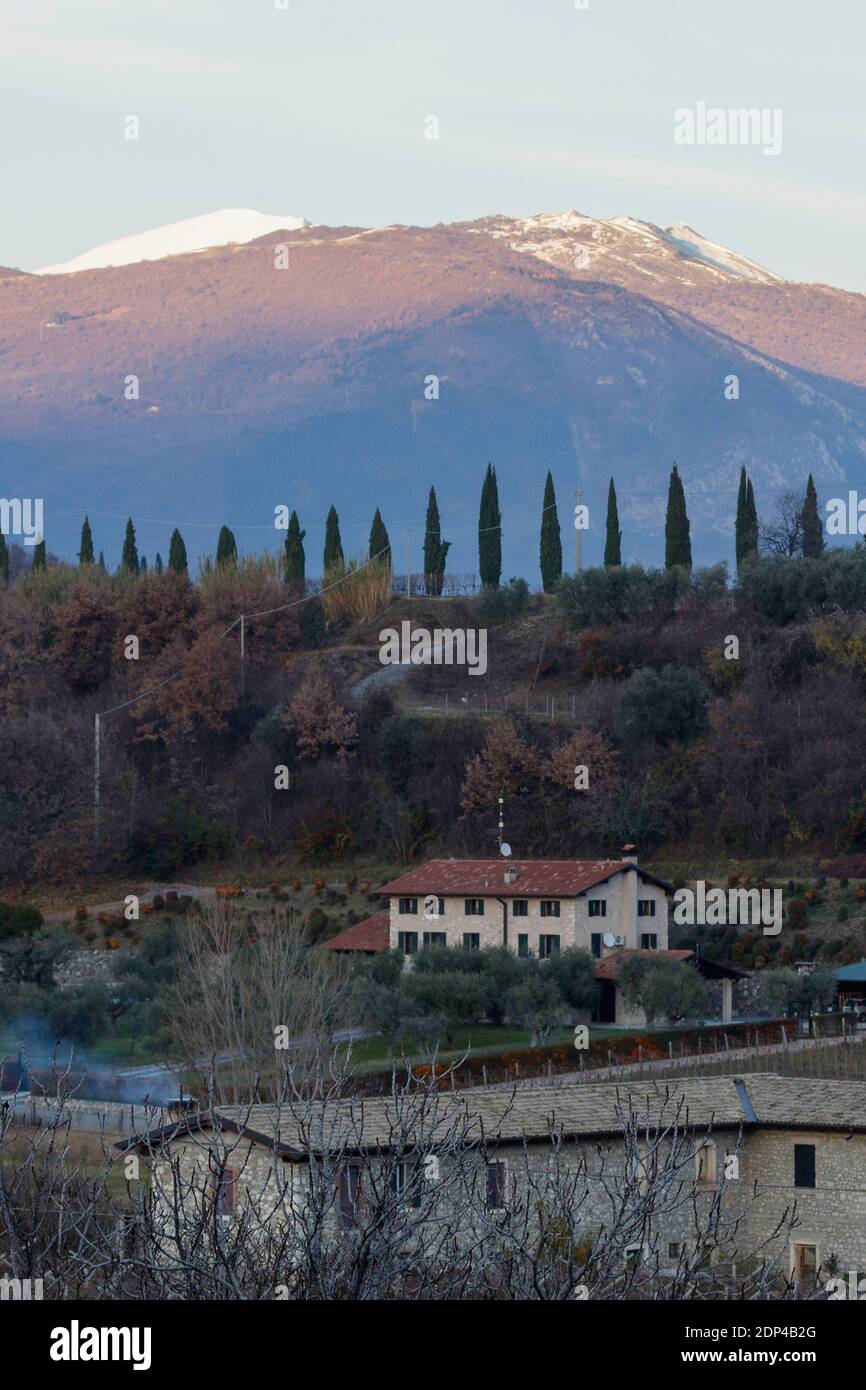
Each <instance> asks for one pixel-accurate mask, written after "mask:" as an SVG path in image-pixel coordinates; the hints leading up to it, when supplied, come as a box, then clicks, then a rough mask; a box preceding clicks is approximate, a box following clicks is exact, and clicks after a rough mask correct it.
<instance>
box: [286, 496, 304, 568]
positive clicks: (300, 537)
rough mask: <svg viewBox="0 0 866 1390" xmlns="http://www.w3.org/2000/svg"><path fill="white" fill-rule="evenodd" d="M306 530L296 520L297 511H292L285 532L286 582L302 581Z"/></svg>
mask: <svg viewBox="0 0 866 1390" xmlns="http://www.w3.org/2000/svg"><path fill="white" fill-rule="evenodd" d="M306 534H307V533H306V531H302V530H301V523H300V522H299V521H298V513H297V512H292V515H291V516H290V517H289V529H288V531H287V532H286V540H285V548H286V554H285V560H284V562H283V565H284V569H285V578H286V583H287V584H295V583H301V584H302V583H303V581H304V571H305V569H306V563H307V560H306V556H305V555H304V536H305V535H306Z"/></svg>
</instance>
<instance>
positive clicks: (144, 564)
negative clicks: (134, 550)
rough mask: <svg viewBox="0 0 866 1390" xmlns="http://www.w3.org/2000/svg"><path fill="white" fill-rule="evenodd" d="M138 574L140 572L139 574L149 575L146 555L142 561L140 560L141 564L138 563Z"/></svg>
mask: <svg viewBox="0 0 866 1390" xmlns="http://www.w3.org/2000/svg"><path fill="white" fill-rule="evenodd" d="M138 572H139V574H147V556H146V555H142V557H141V559H140V560H139V562H138Z"/></svg>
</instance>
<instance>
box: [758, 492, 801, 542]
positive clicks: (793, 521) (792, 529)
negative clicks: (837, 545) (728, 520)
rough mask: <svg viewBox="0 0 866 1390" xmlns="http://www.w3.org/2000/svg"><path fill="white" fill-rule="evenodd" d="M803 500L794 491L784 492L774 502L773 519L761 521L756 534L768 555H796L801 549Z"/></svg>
mask: <svg viewBox="0 0 866 1390" xmlns="http://www.w3.org/2000/svg"><path fill="white" fill-rule="evenodd" d="M803 501H804V499H803V498H802V497H799V496H798V495H797V493H796V492H793V491H790V490H789V491H787V492H784V493H783V494H782V496H781V497H780V498H779V500H778V502H777V503H776V519H775V521H773V522H762V523H761V525H760V528H759V532H758V534H759V537H760V542H761V547H762V549H763V550H764V551H766V553H767V554H768V555H797V554H799V553H800V552H801V551H802V549H803Z"/></svg>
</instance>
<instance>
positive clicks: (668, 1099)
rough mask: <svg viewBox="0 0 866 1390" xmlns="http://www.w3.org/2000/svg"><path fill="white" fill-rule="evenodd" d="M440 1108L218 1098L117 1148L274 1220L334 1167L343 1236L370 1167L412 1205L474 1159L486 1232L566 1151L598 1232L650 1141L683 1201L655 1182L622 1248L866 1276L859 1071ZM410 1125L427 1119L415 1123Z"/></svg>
mask: <svg viewBox="0 0 866 1390" xmlns="http://www.w3.org/2000/svg"><path fill="white" fill-rule="evenodd" d="M436 1106H437V1109H436V1114H435V1115H434V1116H433V1118H432V1120H430V1119H429V1117H428V1120H423V1119H419V1120H417V1121H415V1120H412V1121H411V1122H410V1123H408V1124H403V1123H402V1122H401V1112H400V1106H399V1104H398V1102H396V1101H395V1100H393V1099H392V1098H390V1097H389V1098H368V1097H365V1098H364V1099H363V1102H362V1103H361V1102H354V1103H353V1102H350V1101H347V1100H343V1101H330V1102H319V1103H317V1104H316V1105H314V1106H313V1107H312V1109H307V1110H306V1111H304V1113H303V1114H300V1115H299V1114H298V1113H296V1112H295V1110H294V1109H293V1108H292V1107H289V1106H283V1107H277V1106H267V1105H254V1106H251V1107H247V1108H245V1109H244V1110H243V1111H232V1110H229V1109H220V1110H219V1112H218V1114H217V1115H214V1114H211V1113H209V1112H202V1113H199V1114H196V1115H191V1116H187V1117H184V1118H183V1119H182V1120H180V1121H177V1122H175V1123H174V1124H172V1125H167V1126H163V1127H162V1128H160V1129H158V1130H154V1131H151V1132H150V1133H149V1134H146V1135H141V1136H139V1137H136V1138H133V1139H130V1140H127V1141H123V1142H122V1143H120V1144H118V1145H117V1147H118V1148H120V1149H130V1148H138V1149H140V1150H141V1151H142V1152H147V1153H149V1154H151V1155H154V1154H155V1155H156V1160H157V1164H158V1162H159V1158H160V1154H161V1153H162V1154H166V1153H172V1154H173V1155H175V1156H176V1157H177V1158H178V1160H179V1167H180V1170H181V1172H182V1173H183V1174H184V1176H185V1179H186V1180H187V1181H189V1183H190V1190H200V1191H201V1192H203V1193H205V1194H206V1195H207V1194H208V1193H209V1194H210V1200H212V1201H213V1202H215V1203H216V1204H217V1205H218V1210H219V1213H220V1214H221V1215H223V1216H225V1217H226V1219H229V1220H230V1219H231V1218H232V1217H233V1215H234V1214H235V1213H236V1212H237V1211H238V1210H239V1209H240V1206H241V1205H242V1204H243V1202H244V1201H245V1200H247V1199H249V1200H251V1201H252V1202H254V1203H259V1204H261V1208H262V1209H263V1210H266V1211H268V1212H270V1213H272V1217H271V1219H273V1220H287V1221H291V1220H292V1219H293V1213H296V1212H297V1211H298V1210H299V1209H300V1208H302V1207H303V1206H304V1204H305V1203H308V1202H309V1200H310V1192H311V1185H312V1184H313V1183H318V1184H319V1185H321V1183H322V1182H324V1183H325V1184H326V1186H327V1185H330V1188H331V1189H332V1191H331V1198H332V1200H331V1202H330V1207H329V1212H330V1215H329V1228H330V1230H331V1232H332V1234H335V1235H336V1234H337V1233H339V1232H340V1231H351V1230H352V1229H353V1228H354V1227H355V1226H356V1225H357V1224H358V1223H359V1220H360V1217H359V1212H360V1211H361V1208H362V1202H363V1188H364V1185H365V1184H370V1183H371V1182H372V1184H373V1186H374V1187H375V1186H377V1183H376V1174H377V1173H380V1174H384V1177H383V1181H382V1182H380V1183H379V1184H378V1189H386V1190H387V1191H388V1192H389V1193H391V1194H393V1199H394V1201H400V1202H403V1201H405V1203H406V1204H407V1208H408V1207H414V1208H416V1209H418V1210H419V1211H420V1210H421V1209H422V1203H421V1202H420V1201H419V1200H417V1197H413V1192H414V1193H417V1192H418V1190H419V1185H420V1187H423V1188H424V1189H425V1190H429V1188H430V1187H431V1186H432V1187H434V1188H435V1186H436V1185H437V1184H439V1183H441V1184H443V1185H447V1183H448V1180H449V1172H450V1171H451V1169H452V1167H453V1166H454V1165H456V1164H460V1165H461V1176H460V1183H459V1184H458V1186H459V1190H460V1191H461V1192H465V1191H466V1190H467V1189H466V1182H467V1178H466V1174H467V1172H468V1173H469V1176H470V1179H471V1180H472V1181H474V1182H475V1184H476V1186H475V1193H476V1200H475V1201H474V1203H472V1204H470V1205H471V1207H472V1210H471V1213H470V1214H469V1216H468V1217H467V1221H469V1222H470V1224H472V1225H473V1234H477V1225H478V1222H479V1221H480V1222H483V1221H484V1220H485V1219H488V1220H495V1219H496V1218H501V1217H502V1216H503V1214H504V1213H507V1212H508V1210H509V1208H510V1207H511V1206H512V1205H513V1204H517V1203H520V1202H521V1200H524V1201H525V1199H526V1196H527V1193H531V1195H532V1202H531V1203H530V1204H528V1206H529V1205H531V1207H532V1209H533V1210H536V1209H540V1208H541V1207H542V1206H543V1201H541V1202H539V1200H538V1198H539V1196H540V1197H541V1198H542V1199H543V1196H544V1192H545V1183H548V1182H550V1180H551V1176H550V1175H551V1172H552V1156H553V1155H556V1163H557V1165H558V1166H559V1167H560V1168H561V1169H563V1170H564V1171H565V1172H566V1174H567V1173H568V1170H569V1169H572V1170H575V1169H579V1170H580V1171H581V1173H582V1174H583V1179H584V1183H583V1187H577V1188H575V1189H574V1191H575V1192H576V1193H579V1202H578V1205H577V1208H576V1212H575V1217H576V1219H575V1230H576V1233H577V1234H578V1236H579V1238H581V1239H584V1240H586V1241H590V1242H591V1241H592V1240H593V1238H594V1236H595V1235H597V1233H598V1232H599V1231H600V1230H603V1229H605V1227H606V1224H607V1223H609V1222H610V1220H611V1210H612V1202H611V1188H612V1184H613V1185H614V1186H616V1184H617V1183H619V1184H620V1190H622V1184H623V1183H624V1184H625V1185H626V1186H627V1187H629V1189H630V1191H631V1192H632V1194H634V1193H640V1192H641V1191H642V1190H643V1188H642V1186H641V1184H645V1183H646V1182H648V1181H652V1182H655V1181H656V1177H655V1173H654V1171H653V1172H650V1169H649V1167H647V1169H646V1171H645V1172H643V1173H642V1172H641V1165H642V1164H643V1163H644V1162H646V1163H647V1164H649V1158H648V1157H647V1156H648V1155H649V1154H651V1153H654V1154H655V1158H654V1159H653V1162H655V1163H658V1162H661V1163H664V1162H665V1153H666V1152H667V1151H672V1150H673V1148H674V1147H675V1146H678V1152H679V1163H680V1167H679V1169H678V1173H679V1175H680V1176H679V1177H677V1178H675V1181H674V1183H673V1186H674V1187H676V1186H677V1185H678V1183H680V1180H681V1179H684V1182H683V1183H682V1185H683V1186H684V1196H683V1199H682V1200H679V1201H676V1202H666V1201H665V1200H662V1198H663V1196H664V1194H663V1193H662V1192H661V1188H659V1193H660V1194H661V1196H660V1197H659V1198H658V1199H657V1200H655V1201H654V1202H653V1204H652V1207H653V1214H652V1216H651V1217H650V1218H648V1220H647V1222H646V1223H645V1234H644V1238H643V1240H642V1241H640V1242H637V1243H633V1244H632V1245H630V1246H628V1247H624V1248H623V1250H622V1259H623V1261H624V1262H626V1261H632V1262H637V1263H640V1262H641V1261H647V1260H651V1261H652V1262H653V1263H655V1261H658V1263H659V1264H660V1265H661V1267H662V1268H663V1269H664V1267H665V1266H666V1265H668V1266H669V1267H670V1268H674V1267H675V1266H676V1264H677V1261H678V1260H679V1259H680V1257H681V1255H682V1253H683V1251H684V1249H685V1250H686V1251H687V1252H696V1251H698V1250H701V1251H703V1250H706V1251H707V1257H708V1259H709V1260H710V1262H712V1263H714V1262H717V1261H721V1262H724V1263H725V1264H726V1265H731V1266H733V1267H735V1268H736V1267H737V1266H739V1267H740V1269H741V1270H742V1268H743V1267H744V1266H747V1265H748V1264H749V1263H753V1262H754V1260H755V1259H756V1258H757V1257H758V1255H760V1258H761V1259H763V1260H770V1259H774V1260H775V1261H776V1268H777V1269H778V1271H779V1273H780V1274H782V1275H784V1276H786V1277H787V1276H792V1275H793V1276H795V1277H798V1278H800V1279H801V1280H803V1281H805V1282H806V1283H809V1282H810V1281H812V1280H814V1279H815V1278H821V1279H824V1278H827V1277H829V1276H830V1275H836V1274H841V1275H843V1276H844V1277H847V1276H848V1275H849V1273H850V1272H854V1273H856V1274H857V1278H858V1280H859V1279H860V1278H862V1277H864V1274H863V1272H864V1271H866V1083H863V1082H852V1081H826V1080H823V1079H822V1080H817V1079H810V1078H801V1077H788V1076H776V1075H771V1074H761V1075H750V1076H747V1077H742V1078H740V1077H734V1076H712V1077H702V1078H689V1079H683V1080H679V1079H677V1080H670V1081H663V1082H657V1083H650V1082H645V1081H634V1082H632V1081H628V1080H624V1081H621V1082H620V1083H618V1085H616V1086H614V1085H606V1084H602V1085H599V1084H594V1083H593V1084H586V1083H584V1084H577V1085H575V1084H572V1085H567V1086H562V1087H555V1088H552V1087H542V1086H539V1087H527V1088H520V1089H518V1090H517V1091H516V1092H514V1093H513V1095H509V1096H503V1094H502V1092H497V1091H493V1090H486V1089H483V1088H478V1089H472V1090H466V1091H458V1092H456V1093H445V1094H442V1095H441V1096H440V1097H439V1098H438V1099H437V1102H436ZM452 1121H453V1125H452ZM416 1124H417V1125H418V1126H419V1127H420V1129H421V1130H423V1133H420V1132H416V1133H413V1127H414V1126H415V1125H416ZM629 1135H630V1139H629ZM215 1137H216V1138H218V1140H219V1142H220V1144H225V1143H226V1140H228V1141H230V1142H229V1148H228V1159H227V1163H226V1166H225V1167H224V1168H223V1169H222V1170H221V1173H220V1177H219V1180H218V1182H217V1183H216V1184H215V1183H214V1179H213V1176H212V1174H211V1173H210V1172H209V1171H208V1169H209V1153H210V1148H211V1145H212V1143H213V1141H214V1139H215ZM683 1145H685V1146H686V1147H685V1148H683ZM636 1153H637V1154H638V1156H639V1159H640V1161H639V1162H638V1163H637V1165H636V1166H635V1161H634V1160H635V1154H636ZM641 1154H642V1155H644V1157H640V1155H641ZM683 1154H685V1160H683ZM683 1162H684V1164H685V1166H683ZM388 1165H390V1166H388ZM467 1165H468V1167H467ZM473 1173H474V1174H475V1175H476V1176H475V1178H472V1174H473ZM413 1184H414V1186H413ZM169 1186H170V1184H169ZM669 1186H670V1184H669ZM613 1206H616V1204H615V1203H614V1204H613ZM424 1209H425V1210H426V1203H425V1205H424ZM714 1209H718V1210H719V1211H720V1212H721V1213H722V1214H723V1216H724V1220H725V1222H726V1223H731V1222H737V1223H738V1224H737V1226H736V1229H734V1227H733V1226H731V1225H726V1229H727V1230H728V1231H729V1232H730V1234H729V1236H728V1238H727V1239H726V1242H725V1243H724V1244H717V1245H715V1246H714V1248H712V1249H711V1250H707V1247H706V1246H705V1245H704V1244H703V1242H704V1241H705V1236H706V1227H705V1226H704V1225H703V1224H702V1223H703V1219H704V1216H705V1215H706V1214H707V1213H709V1212H711V1211H712V1210H714ZM409 1216H410V1218H411V1216H412V1213H411V1212H409ZM786 1218H787V1220H786ZM417 1219H418V1220H421V1219H422V1217H421V1216H420V1215H419V1216H418V1218H417Z"/></svg>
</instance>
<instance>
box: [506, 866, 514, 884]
mask: <svg viewBox="0 0 866 1390" xmlns="http://www.w3.org/2000/svg"><path fill="white" fill-rule="evenodd" d="M516 881H517V870H516V869H515V867H514V865H513V864H509V866H508V868H507V869H506V870H505V882H506V883H516Z"/></svg>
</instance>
